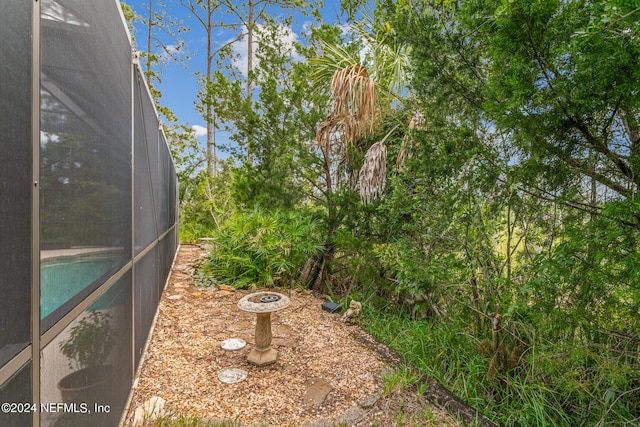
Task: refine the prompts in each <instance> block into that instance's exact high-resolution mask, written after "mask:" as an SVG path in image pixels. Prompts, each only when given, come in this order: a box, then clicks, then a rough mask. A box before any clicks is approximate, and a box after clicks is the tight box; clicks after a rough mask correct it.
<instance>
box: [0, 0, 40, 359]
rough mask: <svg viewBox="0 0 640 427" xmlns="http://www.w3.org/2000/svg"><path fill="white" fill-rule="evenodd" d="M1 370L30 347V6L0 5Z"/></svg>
mask: <svg viewBox="0 0 640 427" xmlns="http://www.w3.org/2000/svg"><path fill="white" fill-rule="evenodd" d="M0 43H1V44H2V56H3V57H2V59H0V88H1V90H0V218H2V220H1V221H0V242H1V244H0V272H1V273H0V367H1V366H3V365H4V364H5V363H7V362H8V361H9V360H10V359H11V358H12V357H13V356H15V355H16V354H18V352H20V351H21V350H22V349H24V348H25V347H27V345H29V342H30V326H29V325H30V301H31V210H32V209H31V192H32V191H33V186H34V184H33V181H32V169H33V168H32V160H31V156H32V152H33V149H32V145H33V144H32V141H31V123H32V122H31V110H32V108H31V4H30V2H28V1H22V0H2V1H0Z"/></svg>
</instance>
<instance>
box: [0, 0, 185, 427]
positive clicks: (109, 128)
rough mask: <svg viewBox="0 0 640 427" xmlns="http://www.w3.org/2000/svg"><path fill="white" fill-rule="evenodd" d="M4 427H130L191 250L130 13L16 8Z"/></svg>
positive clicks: (9, 122)
mask: <svg viewBox="0 0 640 427" xmlns="http://www.w3.org/2000/svg"><path fill="white" fill-rule="evenodd" d="M0 40H1V43H2V44H1V46H2V58H1V59H0V187H1V188H0V404H2V411H1V412H0V426H11V427H20V426H32V425H33V426H89V425H90V426H92V427H97V426H116V425H118V422H119V420H120V419H121V416H122V413H123V410H124V408H125V405H126V402H127V399H128V396H129V391H130V389H131V386H132V383H133V380H134V376H135V371H136V369H137V367H138V365H139V363H140V360H141V357H142V353H143V350H144V346H145V343H146V340H147V337H148V334H149V331H150V328H151V325H152V322H153V318H154V316H155V313H156V309H157V306H158V301H159V298H160V295H161V292H162V289H163V287H164V285H165V282H166V279H167V277H168V274H169V271H170V268H171V263H172V261H173V258H174V255H175V252H176V247H177V231H178V230H177V177H176V172H175V168H174V164H173V160H172V158H171V154H170V151H169V148H168V146H167V143H166V141H165V137H164V134H163V132H162V127H161V126H160V124H159V120H158V116H157V114H156V110H155V108H154V106H153V102H152V100H151V98H150V96H149V92H148V88H147V86H146V84H145V82H144V79H143V75H142V73H141V71H140V68H139V66H138V65H137V60H136V58H135V55H134V54H133V50H132V47H131V40H130V37H129V34H128V32H127V30H126V24H125V22H124V18H123V16H122V13H121V11H120V8H119V2H118V1H117V0H91V1H85V0H2V1H0Z"/></svg>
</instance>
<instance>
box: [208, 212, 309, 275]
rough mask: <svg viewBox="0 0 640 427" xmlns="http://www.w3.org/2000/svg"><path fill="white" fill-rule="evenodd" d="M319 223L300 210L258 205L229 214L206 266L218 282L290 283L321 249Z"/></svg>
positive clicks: (218, 232)
mask: <svg viewBox="0 0 640 427" xmlns="http://www.w3.org/2000/svg"><path fill="white" fill-rule="evenodd" d="M318 230H319V225H318V224H317V223H316V222H315V221H314V220H313V219H312V218H311V216H310V215H304V214H302V213H300V212H297V211H282V210H275V211H266V210H264V209H260V208H256V209H253V210H250V211H246V212H240V213H237V214H235V215H233V216H231V217H229V218H228V219H227V220H226V221H225V222H224V223H223V224H222V226H221V227H220V228H219V229H218V230H216V232H215V234H214V235H213V239H214V242H215V244H214V248H213V250H212V251H211V254H210V255H209V261H208V262H207V263H206V264H205V265H204V266H203V270H204V272H205V274H207V275H208V276H209V277H210V278H212V279H213V280H211V282H212V283H214V284H215V283H224V284H228V285H231V286H234V287H236V288H247V287H252V286H284V285H289V284H291V282H292V281H294V280H295V279H296V274H297V273H298V272H299V271H300V269H301V267H302V265H303V264H304V262H305V261H306V260H307V259H308V258H309V257H310V256H313V255H315V254H317V253H318V252H319V251H320V250H321V248H322V247H321V246H320V241H321V240H322V239H321V236H320V235H319V231H318Z"/></svg>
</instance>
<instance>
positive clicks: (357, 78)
mask: <svg viewBox="0 0 640 427" xmlns="http://www.w3.org/2000/svg"><path fill="white" fill-rule="evenodd" d="M330 87H331V93H332V95H333V100H334V106H333V114H336V115H338V116H342V115H345V116H347V115H349V116H352V117H353V118H354V119H355V122H356V123H357V125H358V126H357V129H355V130H354V132H353V134H352V135H353V136H355V138H357V137H358V136H359V135H360V134H362V133H363V132H364V131H371V130H372V129H373V122H374V119H375V112H376V86H375V82H374V81H373V79H372V78H371V77H369V74H368V73H367V70H366V69H365V68H364V67H363V66H362V65H360V64H354V65H350V66H348V67H346V68H342V69H340V70H337V71H336V72H335V73H334V74H333V77H332V78H331V85H330ZM355 138H354V139H349V140H350V141H351V142H353V141H355Z"/></svg>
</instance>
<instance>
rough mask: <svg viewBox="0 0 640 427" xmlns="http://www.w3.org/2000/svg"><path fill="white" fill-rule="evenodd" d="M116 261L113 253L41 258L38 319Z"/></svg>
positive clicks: (93, 279) (84, 286) (86, 285)
mask: <svg viewBox="0 0 640 427" xmlns="http://www.w3.org/2000/svg"><path fill="white" fill-rule="evenodd" d="M117 262H118V260H117V259H114V257H113V255H95V254H94V255H83V256H74V257H58V258H54V259H45V260H42V262H41V264H40V319H44V318H45V317H47V316H48V315H49V314H51V313H53V312H54V311H55V310H56V309H57V308H58V307H61V306H62V305H63V304H64V303H65V302H67V301H69V300H70V299H71V298H73V297H74V296H75V295H77V294H78V293H79V292H81V291H82V290H84V289H85V288H87V287H88V286H90V285H91V284H92V283H93V282H94V281H95V280H97V279H98V278H100V277H101V276H102V275H104V274H105V273H107V272H108V271H109V270H111V268H112V267H113V266H114V265H115V264H116V263H117Z"/></svg>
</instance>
